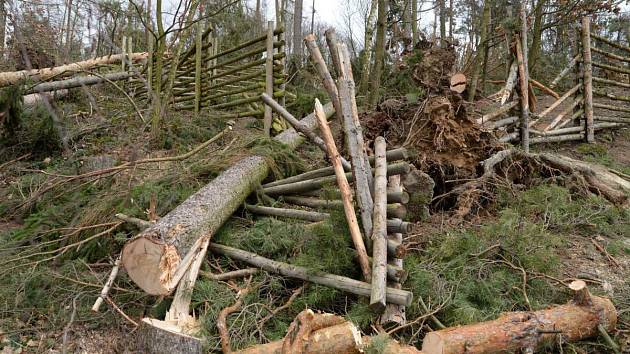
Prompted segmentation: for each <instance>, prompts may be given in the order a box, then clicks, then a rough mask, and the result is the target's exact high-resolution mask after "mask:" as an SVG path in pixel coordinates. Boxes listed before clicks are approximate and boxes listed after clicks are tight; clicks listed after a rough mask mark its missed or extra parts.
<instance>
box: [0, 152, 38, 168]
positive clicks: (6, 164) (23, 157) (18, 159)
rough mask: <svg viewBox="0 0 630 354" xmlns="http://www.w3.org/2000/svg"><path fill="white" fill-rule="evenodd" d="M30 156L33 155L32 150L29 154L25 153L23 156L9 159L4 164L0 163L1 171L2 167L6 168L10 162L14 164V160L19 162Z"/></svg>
mask: <svg viewBox="0 0 630 354" xmlns="http://www.w3.org/2000/svg"><path fill="white" fill-rule="evenodd" d="M29 156H31V153H30V152H29V153H28V154H25V155H22V156H20V157H18V158H17V159H13V160H11V161H7V162H5V163H3V164H2V165H0V171H2V169H3V168H5V167H6V166H8V165H10V164H12V163H14V162H18V161H20V160H23V159H25V158H27V157H29Z"/></svg>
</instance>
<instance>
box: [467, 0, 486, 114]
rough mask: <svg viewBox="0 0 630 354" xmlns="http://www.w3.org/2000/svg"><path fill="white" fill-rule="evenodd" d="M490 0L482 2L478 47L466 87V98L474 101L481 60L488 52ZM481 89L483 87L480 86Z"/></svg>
mask: <svg viewBox="0 0 630 354" xmlns="http://www.w3.org/2000/svg"><path fill="white" fill-rule="evenodd" d="M491 7H492V0H486V1H484V3H483V15H482V16H481V25H480V32H481V33H480V38H479V47H478V50H477V53H476V54H475V61H474V64H473V74H472V78H471V79H470V88H469V89H468V90H469V91H468V100H469V101H474V100H475V94H476V93H477V92H476V91H477V81H479V73H480V72H481V67H482V61H483V60H485V58H487V53H488V25H489V24H490V8H491ZM482 89H483V87H482Z"/></svg>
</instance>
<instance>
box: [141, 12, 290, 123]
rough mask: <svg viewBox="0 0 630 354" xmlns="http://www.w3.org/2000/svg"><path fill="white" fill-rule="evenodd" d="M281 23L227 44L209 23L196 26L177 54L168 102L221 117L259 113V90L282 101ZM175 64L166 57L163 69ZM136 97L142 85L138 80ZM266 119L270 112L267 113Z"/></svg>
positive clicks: (143, 91)
mask: <svg viewBox="0 0 630 354" xmlns="http://www.w3.org/2000/svg"><path fill="white" fill-rule="evenodd" d="M283 35H284V31H283V28H281V27H280V28H275V29H274V27H273V22H270V23H269V24H268V30H267V31H266V33H264V34H263V35H260V36H259V37H256V38H253V39H251V40H249V41H246V42H244V43H241V44H238V45H236V46H233V47H228V48H226V47H225V45H223V43H221V39H220V38H219V37H215V36H212V32H211V31H210V30H209V29H207V30H205V31H203V32H201V31H197V35H196V36H195V43H194V44H193V45H191V46H190V48H189V49H188V50H186V51H185V52H184V53H183V54H182V55H181V56H180V59H179V60H178V63H177V64H176V65H177V70H176V76H175V82H174V86H173V97H172V99H171V104H173V106H174V107H176V108H179V109H190V110H194V111H195V112H199V111H200V110H201V109H210V110H214V111H219V112H220V113H219V114H218V116H221V117H224V118H238V117H262V116H264V115H266V114H265V107H264V105H263V104H262V102H261V100H260V94H261V93H263V92H265V93H267V94H268V95H273V97H274V98H276V100H278V101H279V102H281V103H282V104H284V101H285V99H284V97H285V90H284V86H285V82H286V74H285V51H284V48H285V41H284V38H283ZM171 65H173V63H172V60H167V61H166V63H165V65H164V67H165V69H164V70H165V72H167V71H168V70H169V68H170V66H171ZM137 89H138V91H137V92H136V94H137V96H138V97H146V88H145V87H144V86H141V85H138V86H137ZM267 115H268V117H267V118H268V119H269V120H270V119H271V118H270V117H271V112H270V111H269V112H268V113H267Z"/></svg>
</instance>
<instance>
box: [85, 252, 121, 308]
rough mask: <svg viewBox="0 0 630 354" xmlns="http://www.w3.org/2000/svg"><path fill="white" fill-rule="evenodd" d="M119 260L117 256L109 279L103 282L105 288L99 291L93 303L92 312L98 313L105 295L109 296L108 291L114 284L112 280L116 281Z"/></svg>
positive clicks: (119, 257)
mask: <svg viewBox="0 0 630 354" xmlns="http://www.w3.org/2000/svg"><path fill="white" fill-rule="evenodd" d="M120 259H121V256H120V255H119V256H118V258H116V261H115V262H114V267H113V268H112V272H111V273H110V274H109V278H107V281H106V282H105V286H103V290H101V294H100V295H99V297H98V298H97V299H96V301H95V302H94V305H93V306H92V311H94V312H98V309H99V307H101V304H102V303H103V299H105V298H107V294H109V289H111V287H112V284H114V280H116V276H117V275H118V268H119V267H120Z"/></svg>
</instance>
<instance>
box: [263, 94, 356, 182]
mask: <svg viewBox="0 0 630 354" xmlns="http://www.w3.org/2000/svg"><path fill="white" fill-rule="evenodd" d="M260 97H261V98H262V100H263V102H265V103H266V104H267V105H268V106H269V107H271V108H272V109H273V110H274V111H276V112H278V113H279V114H280V115H281V116H282V118H284V119H285V120H286V121H287V122H289V124H291V126H292V127H293V128H295V130H297V131H299V132H300V133H302V134H304V135H306V137H307V138H308V140H310V141H311V142H312V143H313V144H315V145H317V147H318V148H319V149H320V150H322V151H323V152H324V153H325V152H326V144H324V141H323V140H322V138H320V137H319V136H317V134H315V132H314V131H313V130H311V129H308V127H306V126H305V125H304V124H302V123H300V121H299V120H298V119H297V118H295V117H294V116H293V115H292V114H291V113H289V111H287V110H286V109H285V108H284V107H282V106H281V105H280V104H279V103H278V102H276V101H275V100H274V99H273V98H271V96H269V95H267V94H266V93H263V94H262V95H261V96H260ZM339 158H340V159H341V164H342V165H343V168H344V169H345V170H346V171H350V163H349V162H348V161H346V159H344V158H343V157H342V156H339Z"/></svg>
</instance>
